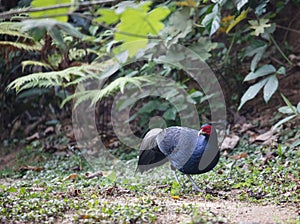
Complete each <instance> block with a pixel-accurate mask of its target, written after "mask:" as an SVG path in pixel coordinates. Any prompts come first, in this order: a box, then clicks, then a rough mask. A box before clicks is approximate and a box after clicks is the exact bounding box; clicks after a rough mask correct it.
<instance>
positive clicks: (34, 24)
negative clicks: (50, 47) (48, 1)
mask: <svg viewBox="0 0 300 224" xmlns="http://www.w3.org/2000/svg"><path fill="white" fill-rule="evenodd" d="M21 24H22V31H24V32H29V33H30V34H31V35H33V37H34V39H36V40H40V39H41V38H42V37H43V36H44V35H45V34H46V31H47V32H48V33H49V35H50V36H51V37H52V39H53V40H54V41H55V42H56V43H57V44H58V46H59V47H60V48H61V49H65V48H66V46H65V43H64V39H63V36H64V35H63V34H64V33H65V34H68V35H70V36H74V37H77V38H84V35H83V34H82V33H80V32H79V31H78V30H77V29H75V28H74V27H73V26H72V25H71V24H69V23H63V22H58V21H56V20H54V19H39V20H33V19H30V20H25V21H23V22H21Z"/></svg>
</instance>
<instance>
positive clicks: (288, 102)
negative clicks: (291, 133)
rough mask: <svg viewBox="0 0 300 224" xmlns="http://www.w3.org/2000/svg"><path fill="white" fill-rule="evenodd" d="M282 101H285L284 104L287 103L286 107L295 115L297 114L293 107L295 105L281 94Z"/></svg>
mask: <svg viewBox="0 0 300 224" xmlns="http://www.w3.org/2000/svg"><path fill="white" fill-rule="evenodd" d="M280 95H281V97H282V99H283V100H284V102H285V103H286V105H287V106H288V107H289V108H290V109H291V110H292V111H293V112H294V113H295V114H297V110H296V108H295V107H294V106H293V104H292V103H291V101H289V100H288V98H286V97H285V96H284V95H283V94H280Z"/></svg>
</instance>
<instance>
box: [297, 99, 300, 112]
mask: <svg viewBox="0 0 300 224" xmlns="http://www.w3.org/2000/svg"><path fill="white" fill-rule="evenodd" d="M297 111H298V113H299V114H300V102H299V103H298V104H297Z"/></svg>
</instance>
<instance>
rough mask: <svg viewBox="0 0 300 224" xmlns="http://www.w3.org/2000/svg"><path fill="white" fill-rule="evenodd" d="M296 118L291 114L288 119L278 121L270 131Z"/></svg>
mask: <svg viewBox="0 0 300 224" xmlns="http://www.w3.org/2000/svg"><path fill="white" fill-rule="evenodd" d="M296 116H297V115H296V114H293V115H291V116H288V117H285V118H283V119H282V120H280V121H278V122H277V123H276V124H275V125H274V126H273V128H272V129H276V128H278V127H279V126H280V125H282V124H283V123H285V122H288V121H289V120H292V119H293V118H295V117H296Z"/></svg>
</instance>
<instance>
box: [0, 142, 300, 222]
mask: <svg viewBox="0 0 300 224" xmlns="http://www.w3.org/2000/svg"><path fill="white" fill-rule="evenodd" d="M39 147H40V146H39V145H38V144H37V143H34V144H31V145H30V147H29V146H27V147H26V148H23V149H19V150H18V149H17V148H15V152H14V153H7V155H3V156H2V157H1V159H2V161H1V171H0V222H1V223H32V222H34V223H40V222H48V223H97V222H98V223H300V217H299V216H300V196H299V195H300V194H299V193H300V180H299V158H300V154H299V150H296V149H291V148H286V149H285V150H286V151H285V155H284V156H283V155H282V154H280V153H278V152H276V154H277V155H276V154H275V153H274V154H273V156H270V155H269V157H266V156H265V153H264V151H263V150H257V149H256V148H255V147H253V148H251V147H249V146H246V145H242V146H239V147H238V148H239V149H238V150H235V152H234V154H232V153H229V155H228V156H223V157H222V158H221V160H220V163H219V164H218V165H217V167H216V168H215V169H214V170H213V171H211V172H209V173H206V174H203V175H198V176H195V179H196V181H197V183H198V184H199V186H200V188H202V189H203V192H195V191H193V190H192V186H191V183H190V182H189V181H188V179H187V177H185V176H184V175H180V176H179V179H180V181H181V184H183V185H184V186H182V187H180V185H179V184H178V183H177V182H176V181H175V180H174V178H173V175H172V172H171V171H170V169H169V167H168V165H167V164H166V165H164V166H162V167H159V168H156V169H155V170H153V171H151V172H150V173H146V174H143V175H141V174H138V173H135V169H136V162H137V160H136V159H135V158H134V159H131V160H126V161H122V160H118V159H116V158H114V157H113V156H112V155H111V154H107V153H104V154H102V153H101V155H100V156H99V157H98V159H95V160H91V159H89V158H90V157H88V156H85V155H84V154H82V153H79V152H71V151H69V152H66V151H64V152H55V153H45V152H43V150H40V148H39ZM245 147H248V148H247V153H248V154H247V156H245V155H244V154H243V153H244V151H245ZM266 160H268V161H267V162H266ZM5 165H6V166H5ZM7 165H8V166H7Z"/></svg>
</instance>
